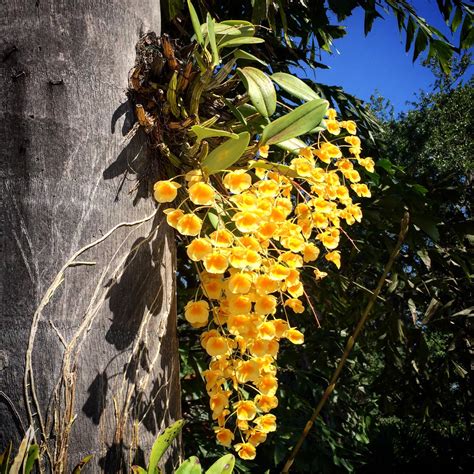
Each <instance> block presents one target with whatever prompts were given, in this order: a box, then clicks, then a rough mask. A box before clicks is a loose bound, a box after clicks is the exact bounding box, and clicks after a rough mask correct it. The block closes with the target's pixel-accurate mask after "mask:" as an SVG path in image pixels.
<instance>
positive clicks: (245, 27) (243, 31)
mask: <svg viewBox="0 0 474 474" xmlns="http://www.w3.org/2000/svg"><path fill="white" fill-rule="evenodd" d="M221 24H223V25H230V26H233V27H235V28H237V29H238V30H239V33H240V35H241V36H253V35H254V34H255V25H254V24H253V23H250V21H244V20H225V21H221Z"/></svg>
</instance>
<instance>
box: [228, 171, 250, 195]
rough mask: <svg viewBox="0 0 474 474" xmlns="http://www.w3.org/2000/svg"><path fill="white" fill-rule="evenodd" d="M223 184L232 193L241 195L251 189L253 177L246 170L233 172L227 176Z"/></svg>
mask: <svg viewBox="0 0 474 474" xmlns="http://www.w3.org/2000/svg"><path fill="white" fill-rule="evenodd" d="M223 183H224V186H225V187H226V188H227V189H228V190H229V191H230V192H231V193H234V194H239V193H241V192H242V191H245V190H246V189H248V188H250V186H251V185H252V177H251V176H250V175H249V174H248V173H246V172H245V170H237V171H231V172H230V173H227V174H226V175H225V177H224V179H223Z"/></svg>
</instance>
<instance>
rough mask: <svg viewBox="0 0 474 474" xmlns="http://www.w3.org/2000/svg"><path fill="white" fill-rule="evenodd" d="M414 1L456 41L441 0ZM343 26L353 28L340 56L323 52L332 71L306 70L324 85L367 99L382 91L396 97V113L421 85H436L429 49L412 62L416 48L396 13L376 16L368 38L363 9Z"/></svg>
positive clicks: (339, 43)
mask: <svg viewBox="0 0 474 474" xmlns="http://www.w3.org/2000/svg"><path fill="white" fill-rule="evenodd" d="M412 4H413V5H414V6H415V8H416V10H417V12H418V14H419V15H420V16H421V17H423V18H425V19H426V20H427V22H428V23H430V24H432V25H434V26H435V27H436V28H438V29H439V30H440V31H441V32H442V33H444V34H445V35H446V36H447V37H448V38H449V39H451V34H450V31H449V28H448V27H447V25H446V24H445V23H444V20H443V18H442V16H441V14H440V12H439V10H438V6H437V4H436V0H413V2H412ZM343 24H344V26H346V27H347V32H348V33H347V35H346V36H345V37H344V38H342V39H340V40H336V41H335V42H334V54H332V55H329V54H326V53H324V54H323V56H322V62H323V63H325V64H327V65H328V66H330V69H327V70H324V69H316V71H314V72H313V71H307V70H306V71H305V73H306V74H307V75H308V76H309V77H312V78H314V79H315V80H316V81H317V82H321V83H324V84H329V85H340V86H342V87H343V88H344V89H345V90H346V91H347V92H349V93H352V94H354V95H356V96H357V97H360V98H361V99H364V100H368V99H369V97H370V95H371V94H373V93H374V91H375V90H376V89H377V90H378V91H379V93H380V94H381V95H382V96H384V97H386V98H388V99H390V101H391V102H392V104H393V106H394V107H395V112H401V111H404V110H407V109H408V108H409V105H407V104H406V102H407V101H411V100H413V99H414V98H415V94H416V93H417V92H419V91H420V90H421V89H423V90H428V89H429V88H430V85H431V84H432V83H433V81H434V78H433V75H432V73H431V71H430V70H429V69H427V68H425V67H423V66H422V65H421V60H422V59H423V58H424V57H426V52H425V53H423V54H422V55H421V56H420V57H419V58H418V59H417V61H416V62H415V63H414V64H413V63H412V57H413V47H412V50H410V51H409V52H408V53H405V42H404V40H405V37H404V32H402V33H399V31H398V28H397V23H396V19H395V16H394V15H384V19H380V18H379V19H376V20H375V22H374V25H373V28H372V31H371V32H370V33H369V35H368V36H367V37H365V36H364V15H363V10H362V9H361V8H358V9H356V10H355V11H354V13H353V15H351V16H350V17H349V18H348V19H347V20H346V21H345V22H344V23H343ZM458 32H459V30H458ZM456 40H457V38H456ZM455 44H457V41H456V43H455ZM336 50H337V51H336Z"/></svg>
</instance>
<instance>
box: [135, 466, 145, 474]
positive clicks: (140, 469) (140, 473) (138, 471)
mask: <svg viewBox="0 0 474 474" xmlns="http://www.w3.org/2000/svg"><path fill="white" fill-rule="evenodd" d="M132 472H133V474H147V472H146V470H145V469H143V467H140V466H132Z"/></svg>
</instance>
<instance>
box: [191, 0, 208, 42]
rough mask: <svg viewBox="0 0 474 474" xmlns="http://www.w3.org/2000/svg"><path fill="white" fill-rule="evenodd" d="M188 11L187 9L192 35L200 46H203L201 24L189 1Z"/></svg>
mask: <svg viewBox="0 0 474 474" xmlns="http://www.w3.org/2000/svg"><path fill="white" fill-rule="evenodd" d="M188 9H189V15H190V16H191V23H192V24H193V29H194V34H195V35H196V39H197V41H198V43H199V44H200V45H203V44H204V38H203V37H202V32H201V23H200V21H199V18H198V16H197V13H196V10H195V8H194V6H193V4H192V3H191V0H188Z"/></svg>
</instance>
